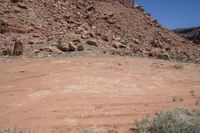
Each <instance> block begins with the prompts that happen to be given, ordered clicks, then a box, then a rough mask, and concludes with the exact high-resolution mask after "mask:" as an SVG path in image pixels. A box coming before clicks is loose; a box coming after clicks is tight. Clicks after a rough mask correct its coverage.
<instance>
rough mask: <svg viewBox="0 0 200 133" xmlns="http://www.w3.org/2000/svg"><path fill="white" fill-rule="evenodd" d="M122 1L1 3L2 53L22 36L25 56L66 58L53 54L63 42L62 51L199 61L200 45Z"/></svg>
mask: <svg viewBox="0 0 200 133" xmlns="http://www.w3.org/2000/svg"><path fill="white" fill-rule="evenodd" d="M121 2H123V1H121ZM121 2H119V1H118V0H34V1H33V0H12V2H11V1H8V0H1V1H0V53H1V54H2V53H3V55H5V54H6V53H9V52H5V49H8V48H9V49H11V51H12V48H13V47H14V44H15V40H16V39H15V38H16V37H20V38H21V42H22V44H23V46H24V47H23V50H24V52H23V55H24V56H26V55H28V56H38V55H41V54H43V52H46V54H48V55H49V53H50V54H52V53H53V54H54V53H55V54H57V53H59V54H63V52H59V51H58V50H55V48H56V47H55V46H56V45H57V43H58V42H59V44H61V43H62V44H63V45H64V46H65V48H63V49H62V50H63V51H64V52H66V51H67V52H68V51H69V50H71V51H74V50H76V49H80V48H79V47H84V49H85V51H98V52H101V53H107V54H118V55H130V56H145V57H154V58H160V57H166V58H171V59H179V60H184V61H200V49H199V46H197V45H194V44H193V43H191V42H189V41H187V40H186V39H183V38H181V37H179V36H177V35H176V34H175V33H174V32H172V31H170V30H168V29H166V28H165V27H163V26H161V25H160V24H159V23H157V21H156V20H154V19H152V18H151V17H150V16H149V14H147V13H145V12H143V10H141V9H138V8H130V7H127V6H124V5H123V4H121ZM127 2H128V1H127ZM79 45H81V46H79ZM1 51H3V52H1Z"/></svg>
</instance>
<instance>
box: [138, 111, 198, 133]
mask: <svg viewBox="0 0 200 133" xmlns="http://www.w3.org/2000/svg"><path fill="white" fill-rule="evenodd" d="M134 124H135V127H136V128H135V129H134V132H136V133H199V131H200V111H197V110H193V111H190V110H186V109H173V110H170V111H166V112H160V113H157V114H156V115H155V117H153V118H144V119H142V120H136V121H135V123H134Z"/></svg>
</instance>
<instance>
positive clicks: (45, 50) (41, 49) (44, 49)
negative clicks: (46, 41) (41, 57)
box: [39, 48, 53, 53]
mask: <svg viewBox="0 0 200 133" xmlns="http://www.w3.org/2000/svg"><path fill="white" fill-rule="evenodd" d="M39 51H43V52H49V53H50V52H53V51H52V49H51V48H40V50H39Z"/></svg>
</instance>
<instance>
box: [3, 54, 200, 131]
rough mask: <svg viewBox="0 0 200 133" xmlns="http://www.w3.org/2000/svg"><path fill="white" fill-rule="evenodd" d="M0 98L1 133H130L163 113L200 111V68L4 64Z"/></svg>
mask: <svg viewBox="0 0 200 133" xmlns="http://www.w3.org/2000/svg"><path fill="white" fill-rule="evenodd" d="M174 65H175V66H182V67H183V68H178V69H177V68H175V67H174ZM0 97H1V99H0V120H1V121H0V128H1V129H6V128H11V127H14V126H15V125H18V126H20V127H23V128H24V129H25V130H26V131H27V130H29V129H30V130H31V132H34V133H47V132H48V133H50V132H53V131H54V132H56V133H57V132H59V133H68V132H70V133H80V132H82V131H83V130H84V129H85V128H87V127H89V126H91V125H96V126H97V127H102V128H105V129H107V130H109V131H110V132H119V133H125V132H129V129H130V128H131V127H132V123H133V122H134V120H135V119H138V118H142V117H144V116H146V115H150V116H152V115H153V114H154V113H155V112H157V111H161V110H168V109H171V108H175V107H184V108H189V109H200V104H199V105H197V103H198V102H199V103H200V65H199V64H186V63H176V62H172V61H171V62H169V61H161V60H152V59H145V58H130V57H117V56H114V57H112V56H99V57H67V58H45V59H29V60H27V59H12V60H11V59H10V60H0ZM173 100H174V101H173Z"/></svg>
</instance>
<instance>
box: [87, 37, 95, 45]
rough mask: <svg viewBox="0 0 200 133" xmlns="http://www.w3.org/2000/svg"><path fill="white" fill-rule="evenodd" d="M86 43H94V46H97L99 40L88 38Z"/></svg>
mask: <svg viewBox="0 0 200 133" xmlns="http://www.w3.org/2000/svg"><path fill="white" fill-rule="evenodd" d="M86 43H87V44H88V45H94V46H97V42H96V40H94V39H90V40H87V42H86Z"/></svg>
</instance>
